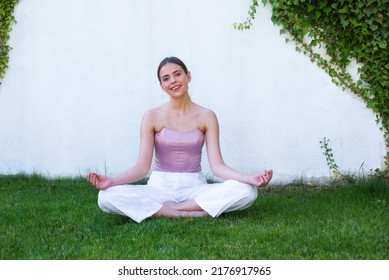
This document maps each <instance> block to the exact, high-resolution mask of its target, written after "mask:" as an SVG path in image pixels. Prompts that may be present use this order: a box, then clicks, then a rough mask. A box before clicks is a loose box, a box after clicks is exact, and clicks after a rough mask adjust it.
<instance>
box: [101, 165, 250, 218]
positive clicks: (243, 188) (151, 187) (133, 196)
mask: <svg viewBox="0 0 389 280" xmlns="http://www.w3.org/2000/svg"><path fill="white" fill-rule="evenodd" d="M257 195H258V192H257V188H256V187H254V186H251V185H248V184H244V183H241V182H238V181H235V180H228V181H225V182H223V183H215V184H207V181H206V177H205V175H204V173H202V172H200V173H170V172H160V171H153V172H152V173H151V176H150V178H149V181H148V182H147V185H120V186H114V187H110V188H108V189H106V190H102V191H100V192H99V197H98V205H99V207H100V208H101V209H102V210H103V211H105V212H109V213H116V214H120V215H123V216H127V217H130V218H131V219H133V220H134V221H136V222H138V223H140V222H141V221H143V220H144V219H146V218H148V217H151V216H153V215H154V214H155V213H157V212H158V211H159V210H160V209H161V208H162V206H163V204H164V203H165V202H167V201H174V202H177V203H179V202H183V201H188V200H194V201H195V202H196V203H197V204H198V205H199V206H200V207H201V208H202V209H203V210H204V211H206V212H207V213H208V214H209V215H210V216H212V217H218V216H219V215H221V214H222V213H224V212H230V211H234V210H242V209H245V208H247V207H249V206H250V205H251V204H252V203H253V202H254V201H255V199H256V198H257Z"/></svg>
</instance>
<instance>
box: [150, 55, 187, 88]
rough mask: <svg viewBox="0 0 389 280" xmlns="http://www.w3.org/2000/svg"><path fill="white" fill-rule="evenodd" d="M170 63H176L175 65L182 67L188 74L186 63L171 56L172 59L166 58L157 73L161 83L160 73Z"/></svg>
mask: <svg viewBox="0 0 389 280" xmlns="http://www.w3.org/2000/svg"><path fill="white" fill-rule="evenodd" d="M168 63H174V64H177V65H180V66H181V68H182V70H184V72H185V74H188V68H186V65H185V63H184V62H182V60H181V59H179V58H177V57H175V56H170V57H165V58H164V59H163V60H162V61H161V63H160V64H159V66H158V71H157V77H158V80H159V82H161V77H160V76H159V73H160V72H161V68H162V67H163V66H165V65H166V64H168Z"/></svg>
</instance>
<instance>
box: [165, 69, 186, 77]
mask: <svg viewBox="0 0 389 280" xmlns="http://www.w3.org/2000/svg"><path fill="white" fill-rule="evenodd" d="M177 72H181V70H180V69H178V70H176V71H174V72H173V73H172V74H173V75H174V74H176V73H177ZM169 75H170V74H166V75H163V76H162V77H161V79H163V78H165V77H169Z"/></svg>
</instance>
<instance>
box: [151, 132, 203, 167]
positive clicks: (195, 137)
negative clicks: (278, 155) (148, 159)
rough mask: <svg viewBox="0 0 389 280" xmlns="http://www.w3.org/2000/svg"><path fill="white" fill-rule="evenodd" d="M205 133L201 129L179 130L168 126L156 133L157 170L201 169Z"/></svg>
mask: <svg viewBox="0 0 389 280" xmlns="http://www.w3.org/2000/svg"><path fill="white" fill-rule="evenodd" d="M204 138H205V137H204V133H203V132H202V131H201V130H200V129H195V130H192V131H188V132H179V131H174V130H170V129H167V128H163V129H161V131H159V132H156V133H155V141H154V145H155V165H154V170H155V171H163V172H181V173H192V172H200V171H201V153H202V149H203V145H204Z"/></svg>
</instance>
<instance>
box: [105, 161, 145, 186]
mask: <svg viewBox="0 0 389 280" xmlns="http://www.w3.org/2000/svg"><path fill="white" fill-rule="evenodd" d="M148 173H149V169H147V168H144V167H142V166H139V165H135V166H133V167H131V168H130V169H128V170H127V171H125V172H123V173H121V174H119V175H116V176H114V177H111V178H110V179H111V181H112V186H117V185H123V184H131V183H134V182H137V181H139V180H141V179H143V178H144V177H146V176H147V174H148Z"/></svg>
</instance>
